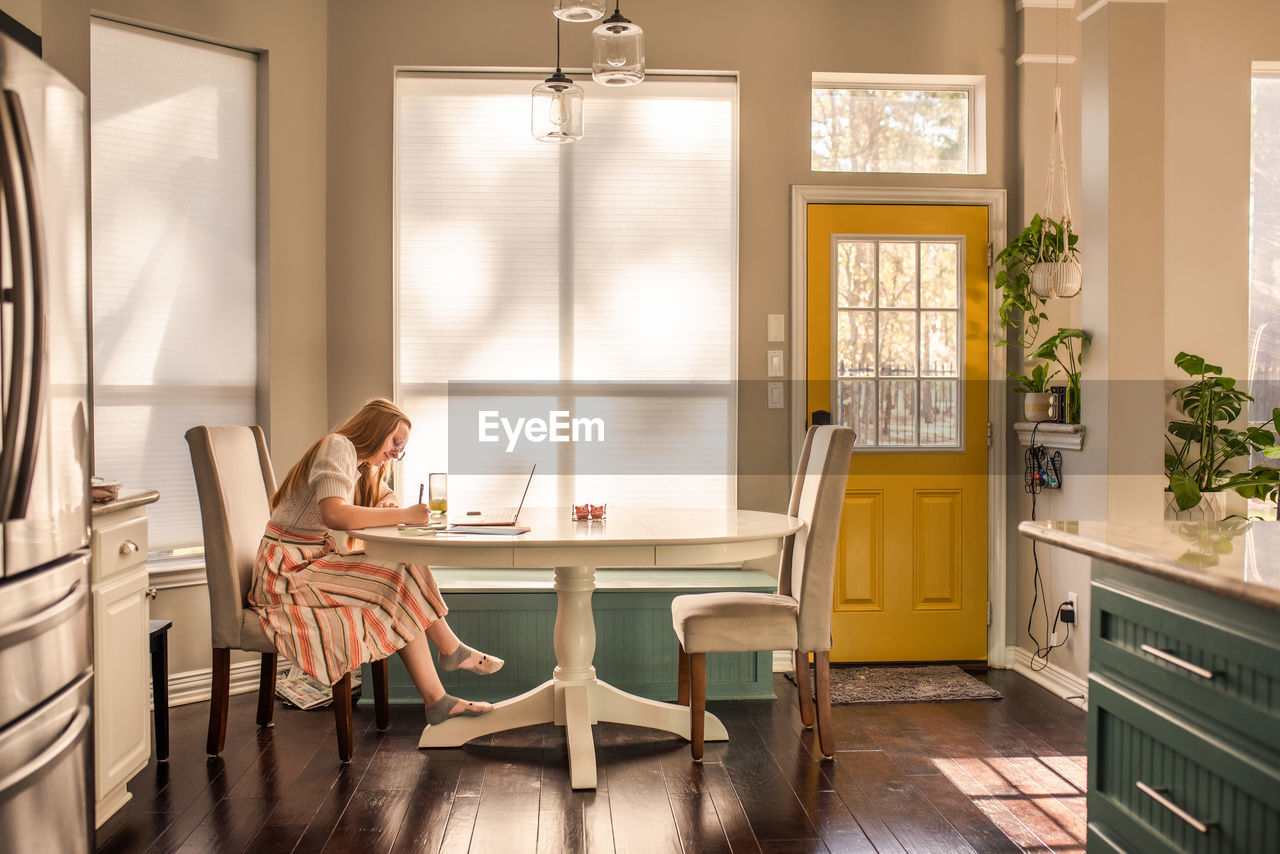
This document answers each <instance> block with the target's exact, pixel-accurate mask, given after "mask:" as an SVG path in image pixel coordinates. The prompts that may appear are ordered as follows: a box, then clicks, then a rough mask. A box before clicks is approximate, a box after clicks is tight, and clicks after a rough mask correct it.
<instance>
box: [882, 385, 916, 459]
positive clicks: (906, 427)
mask: <svg viewBox="0 0 1280 854" xmlns="http://www.w3.org/2000/svg"><path fill="white" fill-rule="evenodd" d="M880 444H881V445H914V444H916V381H915V380H887V381H885V382H882V383H880Z"/></svg>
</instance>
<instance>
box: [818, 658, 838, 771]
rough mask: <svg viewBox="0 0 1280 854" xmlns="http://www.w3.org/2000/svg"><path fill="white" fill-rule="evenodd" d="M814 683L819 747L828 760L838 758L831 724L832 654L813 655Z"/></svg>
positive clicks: (834, 734) (833, 729)
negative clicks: (816, 695)
mask: <svg viewBox="0 0 1280 854" xmlns="http://www.w3.org/2000/svg"><path fill="white" fill-rule="evenodd" d="M813 664H814V671H815V673H814V681H815V682H816V683H817V689H818V690H817V694H818V697H817V701H818V703H817V704H818V746H819V747H820V748H821V749H822V755H823V757H825V758H826V759H834V758H835V756H836V733H835V728H834V727H833V726H832V724H831V652H830V650H825V649H824V650H822V651H821V652H815V653H814V654H813Z"/></svg>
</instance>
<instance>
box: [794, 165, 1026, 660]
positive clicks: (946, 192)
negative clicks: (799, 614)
mask: <svg viewBox="0 0 1280 854" xmlns="http://www.w3.org/2000/svg"><path fill="white" fill-rule="evenodd" d="M1006 195H1007V194H1006V192H1005V191H1004V190H1001V189H991V188H987V187H972V188H970V187H839V186H829V185H825V184H793V185H792V187H791V371H792V377H791V379H792V382H791V383H790V386H791V400H790V405H791V417H790V419H789V420H788V429H789V444H790V446H791V464H792V466H791V467H792V470H794V469H795V466H796V465H797V464H798V463H799V461H800V446H801V444H802V442H803V439H804V433H805V428H804V423H805V391H806V389H805V385H806V384H805V382H804V379H805V376H806V374H805V367H804V366H805V364H806V362H807V350H808V342H807V337H808V317H807V313H806V306H805V302H806V286H805V283H806V278H807V276H806V270H807V267H808V257H807V254H808V239H807V238H808V228H809V222H808V206H809V205H810V204H878V205H894V204H915V205H984V206H986V208H987V211H988V213H987V231H988V239H989V240H990V241H991V246H992V252H993V254H998V253H999V252H1000V250H1001V249H1003V248H1004V246H1005V241H1006V239H1007V229H1008V213H1007V207H1008V206H1007V200H1006ZM987 276H988V282H987V286H988V289H989V293H990V294H991V296H990V298H989V299H988V300H987V306H988V308H987V337H988V341H987V354H988V358H987V371H988V374H987V375H988V376H989V377H990V378H991V382H989V383H988V389H987V419H988V420H989V421H990V422H991V423H992V424H993V425H995V429H994V430H993V431H992V432H993V434H994V435H993V437H992V443H991V448H990V449H989V451H988V456H987V475H988V476H987V514H988V518H987V600H988V602H990V604H991V625H990V626H989V627H988V629H987V663H988V664H989V665H991V666H992V667H1002V666H1004V664H1005V649H1006V647H1005V643H1006V641H1005V611H1006V608H1007V607H1008V595H1007V594H1008V591H1007V587H1008V571H1009V570H1008V557H1007V554H1006V543H1005V540H1006V535H1007V532H1008V527H1009V520H1008V518H1007V515H1008V506H1007V504H1008V499H1007V496H1006V495H1005V491H1004V484H1005V474H1006V472H1005V446H1006V444H1007V437H1006V434H1007V433H1008V431H1007V430H1006V429H1005V420H1006V411H1005V409H1006V401H1005V395H1004V388H1005V387H1004V384H1003V383H1002V382H998V381H997V380H996V378H997V377H1003V376H1005V372H1006V371H1007V367H1006V353H1005V349H1006V348H1004V347H997V346H996V343H997V342H998V341H999V340H1000V332H1001V328H1002V327H1001V326H1000V315H999V310H998V309H999V300H997V299H995V278H994V277H995V265H994V264H992V265H991V266H990V269H989V270H988V272H987ZM977 438H979V437H975V439H977ZM979 440H980V439H979Z"/></svg>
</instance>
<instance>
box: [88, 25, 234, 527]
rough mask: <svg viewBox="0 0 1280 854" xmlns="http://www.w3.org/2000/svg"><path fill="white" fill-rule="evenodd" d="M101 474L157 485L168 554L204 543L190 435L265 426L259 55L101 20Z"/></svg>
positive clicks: (97, 261)
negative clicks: (259, 422) (259, 397)
mask: <svg viewBox="0 0 1280 854" xmlns="http://www.w3.org/2000/svg"><path fill="white" fill-rule="evenodd" d="M90 36H91V52H90V56H91V63H92V65H91V75H92V95H91V101H90V117H91V122H92V130H91V140H92V143H91V144H92V156H93V162H92V198H93V342H94V345H93V374H94V418H95V430H94V449H95V460H96V469H97V473H98V474H100V475H103V476H105V477H110V478H114V479H117V480H120V481H122V482H123V484H124V488H126V489H141V488H147V489H157V490H159V492H160V495H161V500H160V502H158V503H157V504H155V505H153V506H152V508H151V509H150V510H149V512H148V516H149V528H148V536H149V539H150V541H151V547H152V550H153V551H173V550H183V549H188V548H192V547H195V546H198V545H199V544H200V542H201V531H200V510H199V504H198V502H197V499H196V493H195V483H194V481H193V479H192V475H191V462H190V457H189V456H188V453H187V446H186V442H185V441H184V439H183V434H184V433H185V431H186V430H187V428H188V427H191V426H192V425H195V424H252V423H253V422H254V421H255V412H256V408H255V400H256V393H257V392H256V389H257V371H258V368H257V311H256V300H257V261H256V254H257V246H256V237H255V232H256V228H257V225H256V214H255V210H256V195H257V191H256V182H255V176H254V173H255V168H256V167H255V149H256V141H257V129H256V128H257V104H256V91H257V71H258V66H257V57H256V56H255V55H254V54H252V53H246V52H243V51H237V50H229V49H226V48H222V47H216V46H214V45H210V44H206V43H204V42H200V41H194V40H192V39H185V38H178V37H175V36H170V35H164V34H161V33H156V32H153V31H150V30H144V29H139V28H137V27H129V26H125V25H122V24H117V23H114V22H110V21H104V20H97V19H95V20H94V21H93V22H92V25H91V29H90Z"/></svg>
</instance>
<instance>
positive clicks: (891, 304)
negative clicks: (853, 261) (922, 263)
mask: <svg viewBox="0 0 1280 854" xmlns="http://www.w3.org/2000/svg"><path fill="white" fill-rule="evenodd" d="M915 304H916V244H914V243H881V244H880V307H881V308H914V307H915Z"/></svg>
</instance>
